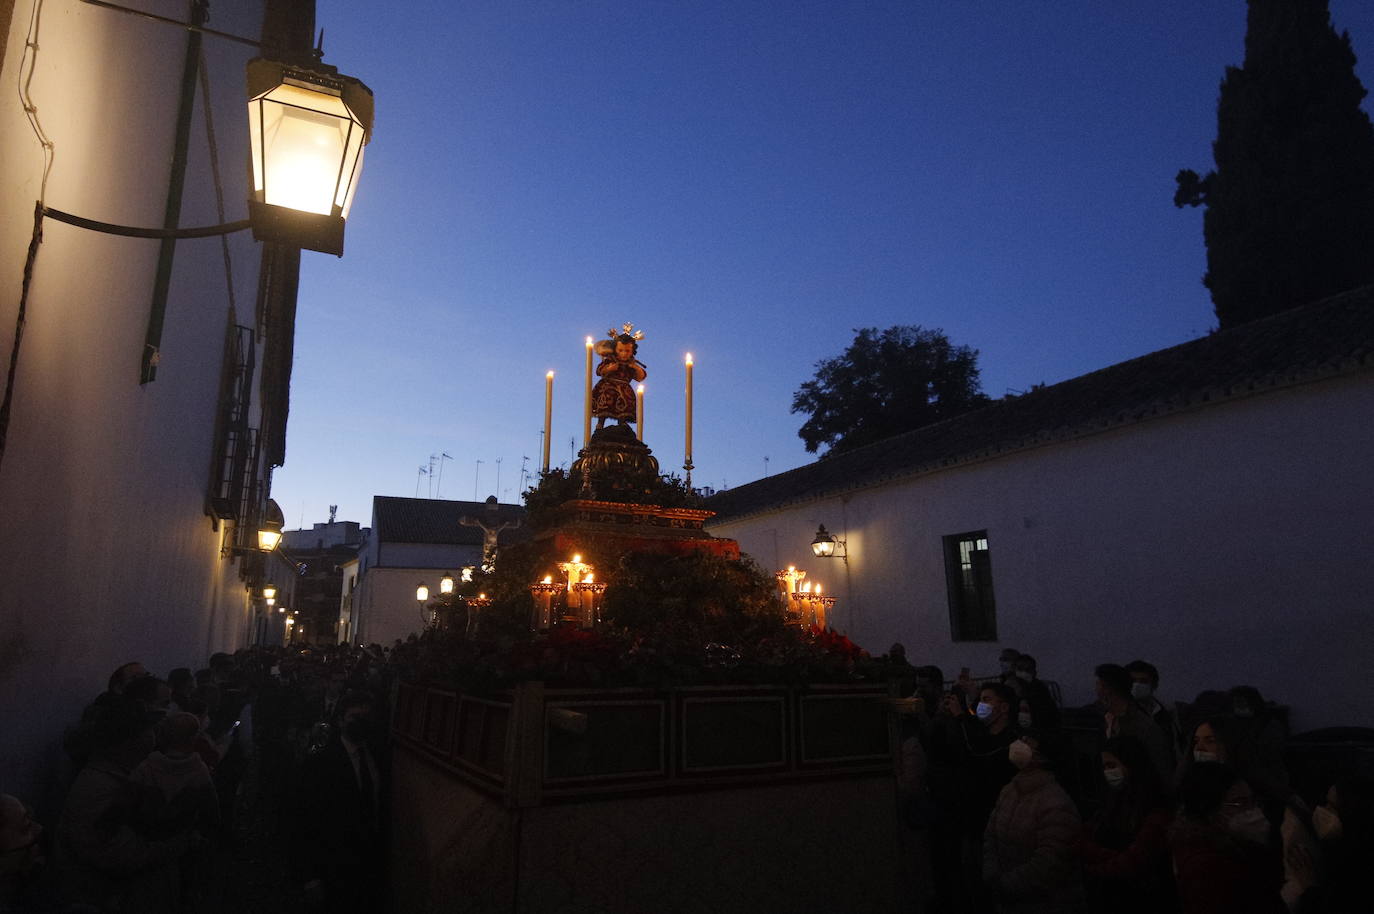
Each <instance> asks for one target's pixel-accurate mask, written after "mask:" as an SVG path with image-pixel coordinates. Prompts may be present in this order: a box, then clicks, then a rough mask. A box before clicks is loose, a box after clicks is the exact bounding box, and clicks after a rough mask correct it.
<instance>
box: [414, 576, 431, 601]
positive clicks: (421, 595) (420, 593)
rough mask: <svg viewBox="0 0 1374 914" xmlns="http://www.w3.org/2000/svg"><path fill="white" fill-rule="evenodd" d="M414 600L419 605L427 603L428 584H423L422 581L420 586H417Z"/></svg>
mask: <svg viewBox="0 0 1374 914" xmlns="http://www.w3.org/2000/svg"><path fill="white" fill-rule="evenodd" d="M415 600H416V602H419V603H427V602H429V585H428V584H426V583H424V582H423V581H421V582H420V584H419V586H418V587H416V588H415Z"/></svg>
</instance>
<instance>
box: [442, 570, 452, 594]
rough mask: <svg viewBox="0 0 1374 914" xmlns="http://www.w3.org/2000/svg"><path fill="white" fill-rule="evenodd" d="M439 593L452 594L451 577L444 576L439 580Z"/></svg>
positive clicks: (449, 575)
mask: <svg viewBox="0 0 1374 914" xmlns="http://www.w3.org/2000/svg"><path fill="white" fill-rule="evenodd" d="M439 593H442V594H450V593H453V575H451V574H445V575H444V576H443V577H442V578H440V579H439Z"/></svg>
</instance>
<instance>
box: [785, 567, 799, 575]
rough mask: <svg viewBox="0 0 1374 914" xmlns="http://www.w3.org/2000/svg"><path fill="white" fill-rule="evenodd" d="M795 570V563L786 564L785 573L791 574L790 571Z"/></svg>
mask: <svg viewBox="0 0 1374 914" xmlns="http://www.w3.org/2000/svg"><path fill="white" fill-rule="evenodd" d="M796 570H797V566H796V565H788V566H787V573H788V574H791V573H792V572H794V571H796Z"/></svg>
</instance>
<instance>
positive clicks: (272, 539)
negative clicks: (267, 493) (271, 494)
mask: <svg viewBox="0 0 1374 914" xmlns="http://www.w3.org/2000/svg"><path fill="white" fill-rule="evenodd" d="M285 526H286V517H285V516H284V515H283V514H282V513H281V508H280V507H279V506H278V505H277V503H276V501H274V500H273V499H271V498H269V499H267V506H266V507H265V508H263V510H262V522H261V523H259V524H258V549H260V550H261V551H263V552H271V551H272V550H273V549H276V548H277V544H278V543H280V542H281V528H282V527H285Z"/></svg>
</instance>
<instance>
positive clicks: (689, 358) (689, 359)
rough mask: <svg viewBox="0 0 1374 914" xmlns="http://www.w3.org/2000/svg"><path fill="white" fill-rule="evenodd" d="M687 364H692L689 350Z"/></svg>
mask: <svg viewBox="0 0 1374 914" xmlns="http://www.w3.org/2000/svg"><path fill="white" fill-rule="evenodd" d="M687 364H688V365H691V364H692V354H691V353H690V352H689V353H687Z"/></svg>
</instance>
